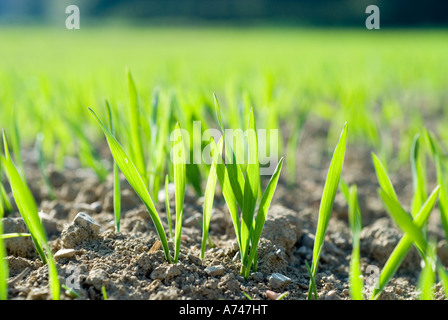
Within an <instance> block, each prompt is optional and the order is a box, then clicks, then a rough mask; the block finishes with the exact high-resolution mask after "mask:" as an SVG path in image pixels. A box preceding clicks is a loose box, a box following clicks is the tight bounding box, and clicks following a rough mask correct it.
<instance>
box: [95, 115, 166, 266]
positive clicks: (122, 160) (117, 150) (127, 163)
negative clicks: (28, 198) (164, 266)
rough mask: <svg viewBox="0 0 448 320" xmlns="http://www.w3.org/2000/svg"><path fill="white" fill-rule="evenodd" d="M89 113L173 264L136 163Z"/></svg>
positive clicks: (157, 215)
mask: <svg viewBox="0 0 448 320" xmlns="http://www.w3.org/2000/svg"><path fill="white" fill-rule="evenodd" d="M89 112H90V113H91V115H92V116H93V117H94V118H95V120H96V121H97V122H98V124H99V125H100V127H101V129H102V130H103V133H104V135H105V137H106V140H107V143H108V144H109V149H110V151H111V153H112V156H113V158H114V160H115V162H116V163H117V165H118V167H119V168H120V170H121V172H123V174H124V176H125V177H126V179H127V180H128V182H129V184H130V185H131V187H132V188H133V189H134V190H135V192H136V193H137V195H138V196H139V197H140V199H141V200H142V201H143V203H144V204H145V206H146V208H147V209H148V212H149V215H150V216H151V219H152V221H153V223H154V225H155V227H156V230H157V234H158V235H159V238H160V241H161V242H162V247H163V251H164V253H165V258H166V260H167V261H168V262H169V263H171V257H170V253H169V247H168V240H167V239H166V234H165V231H164V229H163V226H162V222H161V220H160V217H159V214H158V213H157V210H156V208H155V206H154V202H153V201H152V199H151V196H150V194H149V191H148V189H147V187H146V184H145V183H144V182H143V179H142V176H141V175H140V173H139V172H138V170H137V168H136V167H135V165H134V163H133V162H132V161H131V159H130V158H129V156H128V155H127V154H126V152H125V151H124V149H123V147H122V146H121V145H120V143H119V142H118V141H117V140H116V139H115V137H114V136H113V135H112V133H111V132H110V131H109V130H108V129H107V128H106V127H105V126H104V124H103V122H102V121H101V120H100V118H98V116H97V115H96V113H95V112H94V111H93V110H92V109H90V108H89Z"/></svg>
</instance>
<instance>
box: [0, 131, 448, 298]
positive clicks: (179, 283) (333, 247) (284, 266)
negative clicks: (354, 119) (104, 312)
mask: <svg viewBox="0 0 448 320" xmlns="http://www.w3.org/2000/svg"><path fill="white" fill-rule="evenodd" d="M305 132H307V131H306V130H305ZM309 132H312V131H309ZM313 139H315V136H312V135H310V136H307V135H305V136H304V137H303V138H302V141H305V143H302V145H301V148H300V150H301V151H300V154H299V153H298V162H297V169H298V177H297V181H298V183H297V184H296V185H293V186H291V185H287V184H285V183H283V182H281V183H280V184H279V186H278V188H277V191H276V193H275V196H274V201H273V204H272V205H271V208H270V210H269V212H268V215H267V220H266V224H265V228H264V230H263V233H262V237H261V240H260V245H259V247H258V264H257V270H253V272H252V273H251V275H250V277H249V278H248V279H244V278H243V277H242V276H241V275H240V260H239V252H238V251H239V250H238V244H237V242H236V238H235V232H234V229H233V225H232V221H231V219H230V215H229V213H228V210H227V207H226V205H225V203H224V202H223V199H222V198H221V197H220V196H219V192H217V197H216V199H215V204H214V208H213V214H212V218H211V225H210V243H211V247H209V248H208V250H207V251H206V256H205V259H204V260H201V259H199V252H200V246H201V240H202V239H201V238H202V228H201V219H202V214H201V212H202V204H203V199H202V198H200V197H197V196H196V195H195V194H194V193H193V192H192V191H191V190H188V193H187V196H186V203H185V208H184V222H183V230H182V234H183V236H182V245H181V250H180V257H179V262H178V263H176V264H168V263H167V262H166V259H165V256H164V253H163V251H162V249H161V247H160V244H159V242H158V240H157V239H158V238H157V233H156V230H155V228H154V225H153V223H152V221H151V218H150V216H149V214H148V212H147V210H146V208H145V207H144V205H143V204H142V203H141V201H140V199H139V198H138V196H137V195H136V194H135V192H134V191H133V190H132V189H131V188H130V186H129V185H128V184H127V182H126V181H125V180H124V179H123V178H122V206H123V216H122V223H121V230H120V232H116V231H115V225H114V216H113V213H112V211H113V202H112V199H113V183H112V179H108V180H107V181H106V182H100V181H99V180H98V179H97V178H96V176H95V175H94V173H93V172H92V171H90V170H86V169H80V168H78V167H76V166H74V167H70V168H67V169H66V170H64V171H57V170H55V169H54V168H50V169H49V177H50V181H51V183H52V185H53V186H54V187H55V190H56V199H57V200H50V199H49V195H48V191H47V190H46V189H45V187H42V182H41V178H40V176H39V173H38V170H37V168H36V167H35V166H33V165H30V168H29V174H28V175H27V178H28V182H29V184H30V186H31V187H32V190H33V194H34V196H35V198H36V200H37V202H38V205H39V209H40V210H41V211H42V212H41V218H42V221H43V222H44V225H45V227H46V229H47V232H48V234H49V237H50V245H51V248H52V250H53V253H54V255H55V259H56V263H57V268H58V272H59V278H60V279H59V280H60V282H61V284H65V285H67V286H68V287H70V288H74V289H75V291H76V292H77V293H78V294H79V295H80V297H79V298H78V299H92V300H96V299H102V298H103V295H102V288H103V287H104V288H105V290H106V292H107V295H108V297H109V299H119V300H121V299H139V300H144V299H247V297H246V294H247V295H249V296H250V297H252V298H253V299H269V297H272V296H275V293H284V292H289V295H288V296H287V298H286V299H306V297H307V293H308V285H309V277H308V272H307V270H306V267H305V261H307V262H309V263H311V260H312V251H313V246H314V234H315V230H316V221H317V214H318V211H319V204H320V197H321V195H322V189H323V186H324V182H325V177H326V170H327V168H328V162H329V159H328V156H327V155H326V154H321V153H318V152H317V150H318V148H317V147H316V146H315V145H314V146H313V144H312V143H309V142H310V141H314V140H313ZM307 141H308V143H306V142H307ZM353 154H354V155H355V156H351V155H353ZM369 156H370V152H369V151H368V150H365V152H363V151H359V149H357V152H356V153H353V152H349V151H347V156H346V160H345V163H344V171H343V175H344V179H345V180H346V181H347V182H348V183H356V184H357V185H358V190H359V198H360V206H361V212H362V216H363V225H364V229H363V231H362V234H361V245H362V248H361V249H362V251H361V257H362V261H361V262H362V271H363V273H364V280H365V283H366V290H365V294H366V297H368V296H369V294H370V293H371V290H372V287H373V285H374V281H372V279H374V277H375V276H377V275H378V272H379V270H380V269H381V268H382V266H383V265H384V263H385V262H386V260H387V258H388V257H389V255H390V253H391V252H392V250H393V249H394V247H395V246H396V244H397V243H398V241H399V240H400V238H401V236H402V233H401V231H400V230H399V229H398V228H397V227H396V226H395V225H394V223H393V222H392V221H391V219H390V218H389V217H388V216H387V213H386V212H385V210H384V209H383V207H382V204H381V202H380V200H379V199H378V195H377V193H376V188H377V187H378V186H377V185H376V184H375V183H374V182H373V181H376V178H375V173H374V170H373V168H372V165H371V161H370V160H369V159H368V157H369ZM327 160H328V161H327ZM392 176H393V179H394V184H395V185H396V186H406V185H407V181H411V180H407V181H406V179H407V178H409V175H406V174H402V172H400V174H399V175H398V174H397V175H393V174H392ZM170 190H171V191H170V206H171V207H172V210H173V209H174V197H173V194H172V191H173V190H172V188H170ZM397 190H398V195H399V197H400V199H403V200H404V202H406V203H409V199H410V192H411V190H409V188H397ZM159 203H160V204H159V205H157V210H158V212H159V213H160V215H161V217H162V223H163V225H164V227H165V230H168V222H167V220H166V212H165V206H164V193H163V192H162V193H161V194H160V195H159ZM433 214H436V213H433ZM347 219H348V218H347V205H346V203H345V200H344V198H343V197H342V195H340V194H338V196H337V197H336V200H335V204H334V208H333V214H332V217H331V220H330V223H329V226H328V231H327V235H326V239H325V245H324V248H323V251H322V255H321V260H320V264H319V269H318V274H317V278H316V281H317V286H318V288H317V289H318V294H319V298H320V299H325V300H338V299H349V297H350V295H349V280H348V274H349V263H350V256H351V250H352V248H351V233H350V229H349V226H348V220H347ZM172 222H173V224H174V221H172ZM438 223H439V222H437V221H435V222H434V221H432V222H431V224H430V226H429V227H428V230H430V232H431V233H432V234H433V235H435V236H436V237H437V239H438V240H439V245H438V251H439V256H440V257H441V259H442V261H444V262H445V263H446V262H447V260H448V253H447V245H446V242H444V240H443V237H444V236H443V232H442V230H441V228H440V227H438V226H437V225H438ZM3 225H4V229H5V232H27V230H26V226H25V225H24V223H23V221H22V220H21V218H20V215H19V213H18V212H17V209H15V211H14V212H13V213H11V214H9V215H8V216H7V217H5V218H4V219H3ZM5 243H6V249H7V254H8V257H7V260H8V265H9V268H10V279H9V280H8V282H9V298H10V299H33V300H35V299H48V298H50V294H49V291H48V270H47V267H46V266H45V265H43V264H42V263H41V261H40V260H39V257H38V256H37V254H36V252H35V250H34V247H33V243H32V241H31V239H30V238H15V239H8V240H6V241H5ZM170 246H171V249H172V247H173V244H172V242H171V241H170ZM171 252H173V250H171ZM420 263H421V259H420V257H419V255H418V253H417V251H416V250H415V249H414V248H413V249H411V251H410V252H409V253H408V255H407V257H406V259H405V261H404V262H403V264H402V265H401V267H400V268H399V270H398V272H397V274H396V276H395V277H394V278H393V280H392V281H391V282H390V283H389V285H388V286H387V288H386V289H385V290H384V292H383V294H382V295H381V297H380V298H381V299H416V298H417V297H418V292H417V290H416V286H417V283H418V277H419V274H420V270H421V266H420ZM272 291H273V292H274V293H272ZM62 298H63V299H73V298H72V297H71V296H70V295H69V294H66V293H63V294H62ZM437 298H440V299H441V298H443V292H442V289H441V287H440V284H439V285H438V287H437Z"/></svg>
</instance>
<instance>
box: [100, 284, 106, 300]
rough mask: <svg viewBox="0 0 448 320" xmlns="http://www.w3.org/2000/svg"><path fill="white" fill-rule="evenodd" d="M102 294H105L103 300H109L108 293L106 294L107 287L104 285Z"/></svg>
mask: <svg viewBox="0 0 448 320" xmlns="http://www.w3.org/2000/svg"><path fill="white" fill-rule="evenodd" d="M101 292H102V294H103V299H104V300H107V292H106V287H105V286H104V285H102V286H101Z"/></svg>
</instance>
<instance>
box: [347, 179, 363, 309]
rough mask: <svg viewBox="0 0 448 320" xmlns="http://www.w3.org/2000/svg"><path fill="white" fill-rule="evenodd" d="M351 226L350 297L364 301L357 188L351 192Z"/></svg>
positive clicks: (352, 187)
mask: <svg viewBox="0 0 448 320" xmlns="http://www.w3.org/2000/svg"><path fill="white" fill-rule="evenodd" d="M348 217H349V224H350V229H351V231H352V239H353V240H352V243H353V248H352V256H351V259H350V274H349V276H350V296H351V298H352V299H353V300H363V299H364V294H363V293H362V289H363V287H364V282H363V280H362V278H361V275H362V272H361V261H360V234H361V228H362V223H361V212H360V209H359V203H358V192H357V188H356V186H354V185H353V186H351V187H350V190H349V214H348Z"/></svg>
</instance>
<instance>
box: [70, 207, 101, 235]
mask: <svg viewBox="0 0 448 320" xmlns="http://www.w3.org/2000/svg"><path fill="white" fill-rule="evenodd" d="M73 223H74V224H75V225H78V226H80V227H83V228H85V229H87V230H89V231H92V232H93V233H99V232H100V230H101V226H100V225H99V224H98V223H97V222H96V221H95V220H93V218H92V217H91V216H89V215H88V214H87V213H84V212H79V213H78V214H77V215H76V217H75V219H74V220H73Z"/></svg>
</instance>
